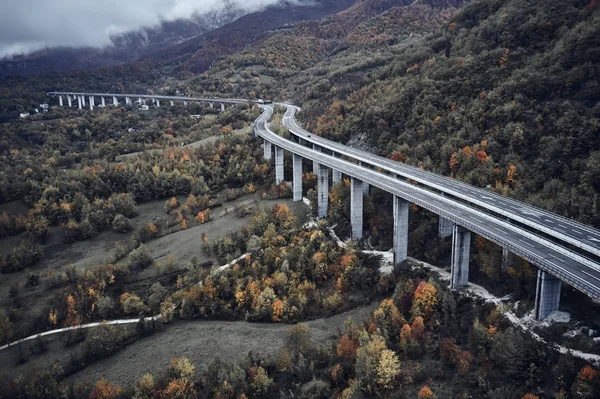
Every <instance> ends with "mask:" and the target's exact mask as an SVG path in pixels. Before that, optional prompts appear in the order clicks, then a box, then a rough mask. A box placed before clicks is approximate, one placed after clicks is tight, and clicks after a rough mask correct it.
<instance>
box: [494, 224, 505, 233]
mask: <svg viewBox="0 0 600 399" xmlns="http://www.w3.org/2000/svg"><path fill="white" fill-rule="evenodd" d="M492 227H493V228H494V229H496V230H498V231H500V232H502V233H504V234H508V231H506V230H502V229H501V228H500V227H496V226H492Z"/></svg>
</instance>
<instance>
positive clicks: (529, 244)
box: [519, 238, 535, 248]
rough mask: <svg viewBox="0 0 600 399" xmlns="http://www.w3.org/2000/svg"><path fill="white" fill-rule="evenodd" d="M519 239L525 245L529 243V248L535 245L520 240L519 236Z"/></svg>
mask: <svg viewBox="0 0 600 399" xmlns="http://www.w3.org/2000/svg"><path fill="white" fill-rule="evenodd" d="M519 241H521V242H522V243H523V244H525V245H529V246H530V247H531V248H535V245H533V244H531V243H529V242H527V241H523V240H521V239H520V238H519Z"/></svg>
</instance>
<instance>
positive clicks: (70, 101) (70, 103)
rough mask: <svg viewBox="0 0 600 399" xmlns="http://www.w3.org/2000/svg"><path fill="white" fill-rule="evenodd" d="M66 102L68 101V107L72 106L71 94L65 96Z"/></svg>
mask: <svg viewBox="0 0 600 399" xmlns="http://www.w3.org/2000/svg"><path fill="white" fill-rule="evenodd" d="M67 102H68V103H69V108H71V107H72V106H73V99H72V98H71V96H67Z"/></svg>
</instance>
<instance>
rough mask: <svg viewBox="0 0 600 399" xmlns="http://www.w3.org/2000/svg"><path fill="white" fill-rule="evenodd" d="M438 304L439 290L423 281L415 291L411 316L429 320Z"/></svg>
mask: <svg viewBox="0 0 600 399" xmlns="http://www.w3.org/2000/svg"><path fill="white" fill-rule="evenodd" d="M437 303H438V296H437V290H436V288H435V287H434V286H433V284H430V283H427V282H425V281H421V282H420V283H419V285H418V286H417V289H416V290H415V293H414V297H413V306H412V309H411V310H410V314H411V316H412V317H413V318H414V317H417V316H421V317H423V318H424V319H427V318H428V317H429V316H430V315H431V313H432V312H433V309H434V308H435V306H436V305H437Z"/></svg>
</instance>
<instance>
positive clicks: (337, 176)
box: [331, 153, 342, 184]
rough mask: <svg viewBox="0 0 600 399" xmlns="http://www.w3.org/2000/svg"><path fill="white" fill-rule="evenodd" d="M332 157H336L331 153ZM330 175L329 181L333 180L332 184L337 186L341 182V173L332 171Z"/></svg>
mask: <svg viewBox="0 0 600 399" xmlns="http://www.w3.org/2000/svg"><path fill="white" fill-rule="evenodd" d="M333 156H334V157H335V156H336V155H335V153H333ZM331 174H332V177H331V180H333V184H337V183H339V182H341V181H342V172H341V171H339V170H335V169H332V170H331Z"/></svg>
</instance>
